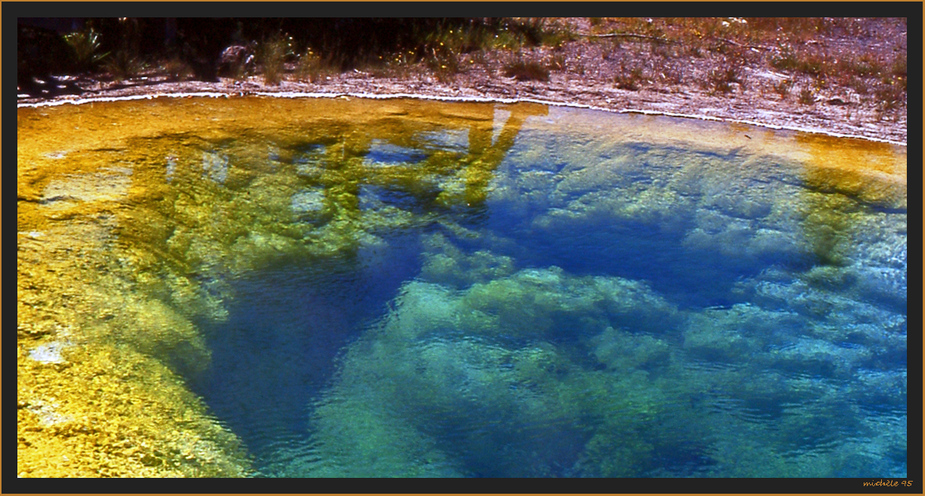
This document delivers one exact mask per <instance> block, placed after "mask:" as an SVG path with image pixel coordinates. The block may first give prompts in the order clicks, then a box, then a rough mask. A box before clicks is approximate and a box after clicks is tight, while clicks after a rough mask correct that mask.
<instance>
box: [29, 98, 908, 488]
mask: <svg viewBox="0 0 925 496" xmlns="http://www.w3.org/2000/svg"><path fill="white" fill-rule="evenodd" d="M18 133H19V136H18V160H19V163H18V193H19V201H18V226H17V227H18V231H19V237H18V238H19V243H18V254H19V270H18V276H19V277H18V290H19V300H20V304H19V313H18V321H19V322H18V323H19V328H20V330H19V338H18V341H19V343H18V344H19V347H20V349H21V350H20V358H19V361H18V363H19V365H18V367H19V380H18V383H19V391H20V393H19V396H20V398H21V405H22V404H23V403H22V401H25V400H23V399H22V398H27V399H28V398H33V400H31V403H30V402H29V401H26V403H25V405H26V407H24V408H20V409H19V412H18V415H19V419H20V425H21V426H22V425H27V424H28V425H34V426H37V427H36V429H37V430H34V431H30V432H39V434H36V435H35V436H36V437H35V440H34V441H32V442H31V444H30V446H35V445H38V444H40V443H50V444H48V445H49V446H52V445H54V444H53V443H54V441H53V440H54V439H55V436H60V435H62V434H61V432H60V431H61V429H63V427H62V426H68V425H70V426H71V427H68V429H71V431H73V433H72V434H70V435H71V436H77V439H82V438H80V436H84V435H86V436H89V435H90V434H86V430H81V429H80V428H79V427H80V426H81V425H84V424H83V422H87V424H86V425H91V424H92V425H95V426H96V427H94V429H97V430H96V431H95V432H97V433H98V434H99V433H100V432H102V433H104V434H105V432H106V429H107V428H109V427H106V426H110V427H112V428H113V429H115V428H116V427H113V426H115V425H118V426H121V427H119V428H120V429H123V430H125V431H126V432H137V435H138V436H142V435H143V436H147V437H146V438H145V439H148V438H150V439H151V441H150V443H149V444H148V445H150V446H157V448H156V449H154V448H151V449H150V450H149V452H148V453H146V452H145V450H144V449H142V450H141V454H140V455H132V456H135V457H136V458H138V460H141V461H142V462H145V460H148V462H150V463H147V462H146V463H144V465H145V466H150V467H154V468H155V469H158V467H167V466H173V465H171V463H173V462H170V463H167V461H164V460H178V461H177V463H176V464H175V465H176V467H180V468H177V469H176V470H179V471H180V473H182V474H185V475H190V474H192V475H197V474H199V475H202V476H206V475H210V474H211V475H215V474H214V473H212V472H208V471H207V470H206V469H205V468H202V469H199V470H202V471H201V472H195V471H192V470H193V469H189V470H190V471H187V472H184V471H183V470H185V469H184V468H183V467H187V466H193V465H196V464H197V463H198V464H199V465H196V466H197V467H199V466H202V467H207V466H212V465H209V464H208V463H206V462H204V461H203V460H205V459H206V458H205V457H207V456H208V457H212V458H209V460H212V461H211V462H209V463H214V460H215V459H221V460H226V462H227V463H229V464H230V463H240V464H241V465H242V466H245V467H246V468H245V469H242V470H243V471H241V472H239V474H244V475H251V476H260V477H367V476H372V477H393V476H394V477H413V476H424V477H904V476H906V470H907V469H906V464H907V460H906V456H907V449H906V442H907V435H906V427H907V410H906V398H907V395H906V389H907V387H906V384H907V382H906V381H907V367H906V352H907V349H906V331H907V324H906V321H907V310H906V292H907V279H906V277H907V276H906V273H907V248H906V246H907V234H906V222H907V220H906V216H907V193H906V191H907V190H906V151H905V148H904V147H899V146H894V145H889V144H881V143H873V142H867V141H861V140H853V139H846V138H832V137H824V136H819V135H810V134H803V133H796V132H784V131H772V130H767V129H760V128H755V127H749V126H744V125H730V124H721V123H710V122H699V121H690V120H680V119H673V118H668V117H655V116H643V115H620V114H610V113H604V112H599V111H592V110H579V109H569V108H558V107H547V106H543V105H538V104H529V103H518V104H500V103H440V102H427V101H418V100H397V99H396V100H363V99H347V98H341V99H272V98H259V97H249V98H161V99H154V100H140V101H122V102H108V103H93V104H84V105H77V106H74V105H63V106H59V107H39V108H20V109H19V111H18ZM101 350H107V351H105V353H104V352H103V351H101ZM104 354H105V356H106V357H109V358H106V359H105V360H103V358H100V357H101V356H103V355H104ZM113 357H122V358H119V359H116V358H113ZM124 357H134V358H132V360H128V361H127V360H126V359H125V358H124ZM101 360H102V361H101ZM87 364H96V365H94V367H96V368H95V369H94V370H97V372H94V374H96V375H93V374H89V373H84V374H83V375H80V374H78V373H77V372H75V371H81V370H84V369H83V368H82V367H89V365H87ZM139 364H147V365H145V367H152V368H149V369H144V370H155V369H156V370H159V371H161V372H159V373H158V374H159V375H156V377H155V376H153V375H151V374H150V373H141V372H137V371H138V370H140V369H139V367H141V365H139ZM128 367H135V368H133V369H131V370H129V369H128ZM158 367H160V368H158ZM132 371H135V372H132ZM117 373H118V374H121V375H115V374H117ZM62 374H71V376H68V377H69V378H68V379H67V380H66V381H65V380H64V379H63V378H62V377H63V376H62ZM110 374H113V375H112V377H121V378H122V379H121V380H122V381H123V383H124V384H126V386H125V387H123V388H113V389H111V390H110V389H106V388H105V387H104V386H103V385H99V390H100V391H102V393H100V394H99V395H96V396H94V395H93V394H88V393H86V392H85V391H95V389H93V388H95V387H97V386H95V384H102V383H101V382H100V380H101V379H100V377H104V378H105V377H108V376H109V375H110ZM27 377H30V378H27ZM56 378H57V379H56ZM59 379H60V380H59ZM94 381H96V382H94ZM133 381H134V382H133ZM107 384H108V383H107ZM138 385H143V386H138ZM168 385H169V387H168ZM136 386H137V388H136ZM87 388H90V389H87ZM117 390H118V391H119V392H114V391H117ZM107 391H108V392H107ZM134 391H143V392H144V395H145V396H144V398H145V400H144V401H147V402H148V403H144V404H145V405H149V406H147V407H144V408H139V409H138V412H139V413H137V414H127V413H124V412H125V411H127V410H124V409H123V410H113V412H122V413H114V414H112V415H111V417H112V418H109V419H98V420H97V421H95V422H97V423H95V424H94V423H93V422H92V418H91V420H86V419H85V418H84V417H82V416H81V414H80V413H79V412H80V411H93V409H94V408H96V409H97V410H99V408H101V407H100V406H99V405H110V404H131V403H132V402H133V401H135V400H133V398H136V399H137V398H139V397H140V396H138V395H139V394H142V393H141V392H138V393H135V392H134ZM30 395H31V396H30ZM120 395H121V396H120ZM133 395H134V396H133ZM116 397H118V398H119V400H118V401H119V402H121V403H118V402H115V401H114V400H112V398H116ZM94 398H96V399H95V400H94ZM91 400H92V401H98V402H99V403H91V404H90V406H87V405H83V403H81V402H85V403H86V402H91ZM138 401H141V400H138ZM107 402H108V403H107ZM82 405H83V406H82ZM93 405H97V406H95V407H94V406H93ZM150 405H156V406H158V407H157V408H154V407H150ZM162 405H166V406H164V407H163V408H161V406H162ZM171 405H183V407H182V408H180V407H176V406H171ZM82 408H83V409H84V410H81V409H82ZM113 408H116V407H113ZM171 408H173V410H171ZM162 411H163V412H167V411H169V412H174V413H162ZM75 412H78V413H75ZM176 412H180V413H176ZM120 415H121V416H122V417H125V419H124V420H118V418H119V416H120ZM85 417H86V416H85ZM90 417H92V416H90ZM90 417H87V418H90ZM130 417H131V418H130ZM136 421H137V422H140V423H143V424H144V427H139V428H138V429H137V430H135V431H133V430H131V429H127V428H126V427H125V426H130V425H133V424H132V422H136ZM106 422H110V423H111V422H122V423H117V424H110V423H106ZM146 422H147V423H146ZM30 423H31V424H30ZM20 428H21V429H22V427H20ZM99 435H102V434H99ZM42 436H44V437H42ZM128 436H129V438H131V434H128ZM180 436H182V437H183V438H184V439H188V438H189V436H194V438H195V439H199V440H201V441H196V443H194V444H193V445H192V447H190V446H187V445H186V444H183V443H184V442H186V441H184V442H181V441H180V440H179V437H180ZM195 436H199V437H195ZM21 439H22V438H21ZM95 439H97V440H99V439H101V438H100V437H97V438H95ZM106 439H110V438H106ZM113 443H116V441H106V442H101V441H97V444H96V445H95V446H96V448H95V449H96V450H97V451H99V452H103V453H109V454H108V455H106V456H110V455H112V456H115V458H114V460H116V462H114V463H119V460H122V458H119V456H121V455H118V454H116V455H113V453H114V452H115V451H116V450H117V449H118V450H122V449H123V448H122V447H121V446H122V445H118V444H113ZM158 443H160V444H158ZM114 446H118V448H116V447H114ZM145 446H147V445H145ZM30 449H32V448H24V447H22V444H21V448H20V452H19V453H20V454H19V456H20V464H21V465H22V464H23V463H24V461H23V460H24V457H29V456H32V455H30V453H32V451H30ZM62 449H64V448H62ZM234 450H237V451H236V452H238V453H241V455H240V458H234V457H232V456H231V455H228V453H230V452H231V451H234ZM36 456H37V455H36ZM101 456H102V455H101ZM146 456H150V458H145V457H146ZM229 457H230V458H232V459H234V460H237V461H234V462H229V461H227V460H228V459H229ZM124 460H125V463H134V461H131V460H134V458H131V457H128V455H126V458H125V459H124ZM152 460H153V461H152ZM159 460H161V461H159ZM226 462H223V463H226ZM75 470H76V469H75ZM222 474H224V472H222Z"/></svg>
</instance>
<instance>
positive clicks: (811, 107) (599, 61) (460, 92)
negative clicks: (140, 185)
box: [19, 18, 907, 144]
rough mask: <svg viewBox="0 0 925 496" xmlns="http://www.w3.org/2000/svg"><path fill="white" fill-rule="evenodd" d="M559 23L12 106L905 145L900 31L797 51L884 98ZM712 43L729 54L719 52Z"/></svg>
mask: <svg viewBox="0 0 925 496" xmlns="http://www.w3.org/2000/svg"><path fill="white" fill-rule="evenodd" d="M568 22H569V23H570V27H569V29H570V30H571V31H570V32H571V33H573V34H574V36H572V37H571V39H567V40H564V41H562V42H561V43H558V44H556V45H555V46H548V45H541V46H534V47H524V48H519V49H517V50H493V51H474V52H469V53H460V54H458V55H457V56H454V57H453V58H452V60H450V61H449V64H448V65H449V67H447V66H446V65H447V64H444V65H439V64H434V63H433V62H434V61H433V60H430V61H421V62H415V63H410V62H409V63H406V64H403V63H401V62H402V61H397V62H395V63H389V64H385V65H383V66H381V67H373V68H367V69H365V70H357V69H354V70H350V71H347V72H340V71H333V70H321V69H318V70H313V71H311V72H310V73H306V72H305V71H301V72H300V71H299V68H298V67H297V65H296V64H295V63H289V64H287V66H286V72H285V73H284V75H283V78H282V80H281V81H280V82H278V83H275V84H267V82H266V81H265V77H264V76H261V75H259V74H257V75H250V76H247V75H241V76H239V77H237V78H220V80H219V81H218V82H204V81H197V80H190V79H187V80H183V79H184V78H182V77H180V78H177V77H176V76H175V75H171V74H169V72H168V71H166V70H164V69H163V67H158V68H153V69H148V70H146V71H143V72H141V73H140V74H138V75H136V76H135V77H131V78H127V79H123V80H121V81H118V80H115V79H114V78H112V77H110V76H109V75H107V74H105V73H103V74H92V75H84V76H80V77H74V76H66V77H61V78H60V80H59V81H58V82H59V83H60V85H59V86H60V87H64V86H67V87H70V88H73V89H74V91H69V92H65V93H64V94H55V92H48V93H46V94H44V95H42V96H34V95H27V94H21V95H20V98H19V103H20V104H35V103H41V102H54V101H60V100H78V99H85V98H108V97H122V96H131V95H162V94H176V93H188V92H217V93H226V94H242V93H243V94H247V93H254V92H261V93H263V92H269V93H284V92H300V93H323V94H331V95H338V94H345V93H349V94H377V95H396V94H414V95H421V96H426V97H441V98H489V99H529V100H538V101H545V102H553V103H558V104H576V105H587V106H593V107H599V108H603V109H608V110H614V111H637V112H656V113H666V114H681V115H687V116H696V117H700V118H710V119H722V120H730V121H742V122H751V123H757V124H760V125H766V126H771V127H783V128H789V129H800V130H807V131H813V132H826V133H831V134H837V135H846V136H858V137H864V138H868V139H875V140H883V141H890V142H894V143H900V144H905V143H906V139H907V115H906V113H907V112H906V111H907V107H906V105H907V103H906V92H905V88H904V78H905V53H906V25H905V23H904V22H901V21H899V20H896V19H857V20H854V22H853V23H852V24H850V25H849V26H848V27H846V28H840V29H833V30H830V31H826V32H824V33H819V34H818V35H814V36H813V37H812V39H807V40H806V41H805V43H804V44H803V45H802V46H801V47H800V48H799V49H800V50H804V52H801V53H805V50H806V49H811V50H814V52H812V54H811V55H810V56H811V57H815V58H816V60H821V61H823V62H824V63H834V62H838V60H846V59H848V58H849V57H854V59H857V57H858V55H859V54H861V59H860V60H865V61H866V60H871V61H887V62H885V64H889V63H891V62H889V61H892V64H893V67H894V70H893V73H894V74H893V76H892V77H894V78H896V72H897V71H896V70H895V67H896V66H897V62H896V61H897V60H901V64H902V74H901V76H899V77H901V78H903V79H902V80H901V81H902V82H903V87H902V89H901V91H899V89H898V88H896V91H892V90H893V88H894V87H891V86H886V87H885V88H886V90H883V89H880V88H881V87H882V85H883V84H884V82H885V81H887V78H888V76H884V75H883V74H876V73H875V74H867V75H865V74H863V73H862V74H861V76H860V77H854V76H852V77H847V76H846V77H831V76H828V77H827V76H826V75H813V74H811V73H810V74H807V73H805V72H802V73H801V72H799V71H796V70H794V71H786V70H781V69H777V68H775V60H776V61H778V62H779V61H780V60H781V59H780V58H781V57H782V56H784V55H782V50H784V51H786V50H789V48H788V46H789V45H786V44H783V43H781V42H778V43H777V44H776V45H775V44H769V43H767V42H760V41H759V42H756V43H753V44H744V43H741V42H737V41H734V40H733V39H732V32H730V34H729V35H728V36H729V38H723V34H722V33H719V34H717V33H713V34H712V35H711V36H712V37H711V38H710V39H711V42H710V43H711V44H710V45H704V47H707V48H709V47H713V48H712V49H710V50H701V49H700V48H698V47H692V46H688V45H685V44H684V43H681V42H678V41H671V39H670V37H668V36H664V35H658V34H656V35H651V36H650V35H641V34H629V35H617V36H614V35H613V31H615V30H616V29H609V30H608V29H607V28H608V25H607V21H606V20H605V21H597V22H596V23H595V22H592V21H590V20H589V19H587V18H574V19H569V20H568ZM732 22H733V23H735V22H736V21H735V19H733V20H732ZM727 24H728V23H727ZM730 29H732V28H730ZM635 32H637V33H638V32H643V31H640V30H638V29H637V30H636V31H635ZM654 32H656V33H658V32H660V31H654ZM595 33H602V34H595ZM737 39H741V38H737ZM665 40H669V41H665ZM717 43H719V44H720V45H722V46H724V47H726V48H722V49H720V50H716V44H717ZM807 47H808V48H807ZM775 57H776V58H775ZM833 61H834V62H833ZM444 62H446V61H444ZM515 64H521V65H529V64H533V65H534V66H535V67H541V68H543V69H544V71H543V72H542V73H541V74H539V75H530V74H522V73H517V72H516V71H511V69H510V68H511V67H512V65H515ZM776 65H777V66H780V64H779V63H777V64H776ZM177 79H180V80H177ZM878 84H879V85H881V86H877V85H878ZM890 84H893V83H892V82H891V83H890Z"/></svg>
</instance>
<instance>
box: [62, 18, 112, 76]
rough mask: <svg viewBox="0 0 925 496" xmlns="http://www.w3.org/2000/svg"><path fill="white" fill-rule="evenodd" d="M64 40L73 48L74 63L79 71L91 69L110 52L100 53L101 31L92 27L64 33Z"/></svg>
mask: <svg viewBox="0 0 925 496" xmlns="http://www.w3.org/2000/svg"><path fill="white" fill-rule="evenodd" d="M64 41H65V42H67V44H68V45H69V46H70V47H71V50H73V57H74V64H75V65H76V67H77V70H78V71H89V70H90V69H92V68H93V67H94V66H96V64H97V63H98V62H100V61H101V60H103V59H104V58H106V56H107V55H109V52H106V53H99V51H100V45H101V39H100V33H98V32H96V31H95V30H94V29H93V28H92V27H91V28H89V29H86V30H82V31H75V32H73V33H69V34H66V35H64Z"/></svg>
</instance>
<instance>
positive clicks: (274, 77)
mask: <svg viewBox="0 0 925 496" xmlns="http://www.w3.org/2000/svg"><path fill="white" fill-rule="evenodd" d="M292 55H293V51H292V38H291V37H288V36H283V35H282V34H280V35H277V36H274V37H271V38H268V39H266V40H264V41H263V42H262V43H260V44H259V45H258V46H257V63H258V64H259V65H260V66H261V67H262V68H263V81H264V83H266V84H272V85H278V84H279V83H280V81H282V79H283V74H284V73H285V69H286V65H285V64H286V59H287V58H288V57H290V56H292Z"/></svg>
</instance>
